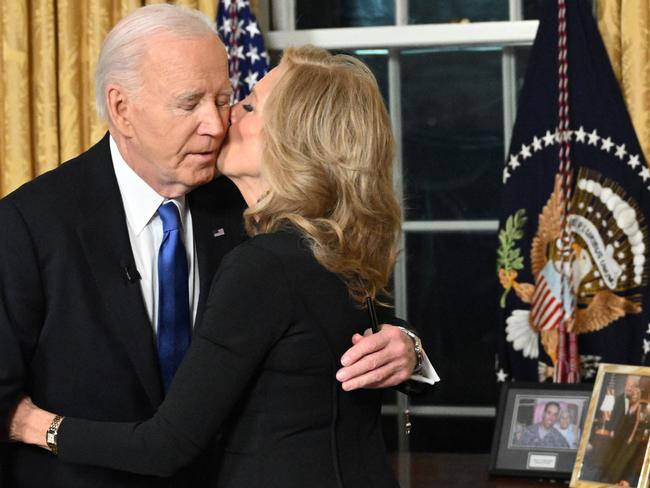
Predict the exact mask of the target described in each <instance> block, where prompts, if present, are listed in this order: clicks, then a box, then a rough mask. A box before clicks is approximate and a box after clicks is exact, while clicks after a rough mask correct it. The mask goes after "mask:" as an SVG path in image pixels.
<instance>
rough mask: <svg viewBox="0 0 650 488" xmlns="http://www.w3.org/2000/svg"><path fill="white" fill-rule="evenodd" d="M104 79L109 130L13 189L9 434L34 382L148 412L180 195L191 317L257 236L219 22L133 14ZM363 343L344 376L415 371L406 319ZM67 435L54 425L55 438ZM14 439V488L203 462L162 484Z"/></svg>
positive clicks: (2, 295)
mask: <svg viewBox="0 0 650 488" xmlns="http://www.w3.org/2000/svg"><path fill="white" fill-rule="evenodd" d="M96 85H97V102H98V112H99V113H100V115H101V116H103V117H104V118H106V119H107V121H108V125H109V134H107V135H106V136H105V137H104V138H103V139H102V140H101V141H100V142H99V143H98V144H96V145H95V146H94V147H92V148H91V149H89V150H88V151H87V152H85V153H83V154H81V155H80V156H79V157H77V158H75V159H73V160H71V161H68V162H66V163H65V164H63V165H61V166H60V167H59V168H57V169H56V170H54V171H51V172H49V173H47V174H45V175H43V176H41V177H39V178H37V179H35V180H34V181H32V182H30V183H28V184H26V185H24V186H23V187H21V188H20V189H18V190H17V191H15V192H14V193H12V194H11V195H9V196H7V197H6V198H4V199H2V200H0V222H1V223H2V228H3V231H2V233H0V429H2V430H4V429H5V428H6V425H7V420H8V418H9V416H10V414H11V410H12V408H13V406H14V405H15V403H16V401H17V400H18V399H19V398H20V396H21V395H22V394H23V393H26V394H28V395H29V396H31V397H32V399H33V401H34V402H35V403H36V404H37V405H39V406H42V407H43V408H46V409H48V410H52V411H56V412H60V413H61V414H64V415H70V416H75V417H83V418H89V419H96V420H116V421H132V420H139V419H144V418H148V417H150V416H151V415H152V414H153V412H154V411H155V410H156V408H157V406H158V405H159V404H160V402H161V400H162V398H163V395H164V385H163V381H162V380H161V373H160V368H161V367H162V363H163V361H166V359H165V360H163V357H162V355H160V357H159V353H160V351H159V350H158V349H159V347H158V346H159V344H160V338H159V336H158V335H157V334H159V330H158V324H159V319H160V315H161V314H162V312H161V303H160V302H161V299H160V297H159V288H160V286H161V283H162V282H161V281H159V280H164V279H165V276H161V275H162V273H158V267H157V264H156V263H158V257H159V256H158V254H159V249H161V242H162V240H163V234H164V232H166V231H164V230H163V225H164V224H163V223H162V221H161V215H160V213H159V209H160V208H161V206H162V205H163V204H166V203H169V202H173V205H174V208H175V209H176V210H175V211H176V212H177V213H178V215H179V217H180V222H181V225H180V226H179V229H177V232H179V233H180V236H181V241H182V242H183V243H184V251H185V254H186V256H187V278H186V282H187V285H188V293H187V300H186V302H188V303H186V304H185V305H186V306H187V305H188V304H189V315H190V317H189V322H190V325H191V324H193V323H196V322H197V321H198V320H200V317H201V312H202V307H203V304H204V302H205V299H206V296H207V292H208V290H209V286H210V280H211V278H212V275H213V274H214V271H215V270H216V268H217V266H218V264H219V262H220V260H221V258H222V257H223V256H224V255H225V254H226V253H227V252H228V251H229V250H230V249H232V248H233V247H234V246H235V245H237V244H238V243H239V242H241V241H242V240H243V239H244V238H245V235H244V232H243V229H242V224H241V212H242V210H243V206H244V204H243V200H242V198H241V196H240V195H239V193H238V191H237V190H236V188H235V187H234V185H232V184H231V183H230V182H229V181H228V180H226V179H224V178H217V179H215V171H216V170H215V161H216V155H217V152H218V150H219V148H220V146H221V143H222V142H223V139H224V137H225V134H226V129H227V125H228V117H229V101H230V95H231V88H230V83H229V79H228V74H227V64H226V53H225V50H224V47H223V45H222V44H221V42H220V41H219V40H218V37H217V35H216V32H215V31H214V27H213V25H212V22H211V21H210V20H209V19H207V18H204V17H203V16H201V15H200V14H198V13H197V12H190V11H185V10H181V9H179V8H177V7H173V6H170V5H165V4H162V5H151V6H148V7H144V8H142V9H138V10H136V11H135V12H134V13H132V14H131V15H129V16H128V17H126V18H125V19H123V20H122V21H121V22H120V23H119V24H118V26H116V27H115V28H114V29H113V31H111V33H110V34H109V35H108V37H107V39H106V41H105V44H104V46H103V48H102V52H101V53H100V59H99V62H98V66H97V78H96ZM161 253H162V251H161ZM354 342H355V345H354V346H353V347H352V348H351V349H350V350H349V351H348V353H346V355H347V359H348V361H346V362H347V365H346V366H347V367H346V368H344V370H343V373H341V376H342V378H343V379H344V381H345V382H346V383H344V387H345V388H346V389H351V388H358V387H365V386H374V387H383V386H392V385H394V384H397V383H400V382H401V381H403V380H404V379H405V378H406V377H408V375H409V374H410V373H411V372H412V371H413V367H414V364H415V362H416V359H415V353H414V351H413V347H411V345H410V344H411V338H409V337H406V336H405V335H404V334H402V333H401V332H400V331H399V329H397V328H396V327H392V326H388V327H385V328H384V329H382V332H381V333H379V334H375V335H374V336H372V337H366V338H360V337H356V338H355V339H354ZM373 369H377V371H374V372H373V371H371V370H373ZM5 434H6V433H5V432H0V435H1V436H2V437H4V435H5ZM55 435H56V425H54V424H53V426H52V432H51V433H50V436H49V437H48V440H49V441H50V442H51V443H53V444H54V445H55V444H56V436H55ZM2 448H3V451H4V453H3V456H2V459H0V466H1V468H0V477H1V478H2V480H3V481H4V485H2V488H8V487H12V488H20V487H34V486H47V487H52V488H55V487H61V488H63V487H65V488H70V487H79V486H88V487H93V488H97V487H136V486H137V487H159V486H183V485H184V484H189V483H190V481H189V480H190V479H191V476H192V474H193V473H196V472H199V471H198V468H197V467H196V466H194V467H190V468H189V470H188V471H186V472H183V473H179V474H178V475H177V476H176V477H175V478H174V479H173V480H163V479H160V478H154V477H143V476H138V475H131V474H126V473H118V472H115V471H110V470H106V469H99V468H94V467H84V466H75V465H66V464H64V463H61V462H58V461H57V458H56V457H54V456H52V455H51V454H50V453H48V452H45V451H43V450H40V449H37V448H32V447H28V446H24V445H18V444H16V445H7V444H4V445H2ZM1 484H2V482H0V485H1Z"/></svg>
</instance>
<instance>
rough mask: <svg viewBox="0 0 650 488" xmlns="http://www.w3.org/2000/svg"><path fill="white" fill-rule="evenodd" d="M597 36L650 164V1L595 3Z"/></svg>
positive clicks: (601, 0) (603, 1) (622, 0)
mask: <svg viewBox="0 0 650 488" xmlns="http://www.w3.org/2000/svg"><path fill="white" fill-rule="evenodd" d="M597 18H598V28H599V30H600V34H601V36H602V38H603V42H604V43H605V47H606V48H607V54H608V55H609V59H610V61H611V63H612V68H613V69H614V73H615V74H616V78H617V79H618V82H619V84H620V86H621V91H622V93H623V98H624V99H625V104H626V106H627V110H628V112H629V114H630V117H631V119H632V123H633V124H634V129H635V130H636V135H637V137H638V139H639V143H640V144H641V149H642V150H643V154H644V155H645V159H646V162H648V163H649V164H650V2H648V1H647V0H598V3H597Z"/></svg>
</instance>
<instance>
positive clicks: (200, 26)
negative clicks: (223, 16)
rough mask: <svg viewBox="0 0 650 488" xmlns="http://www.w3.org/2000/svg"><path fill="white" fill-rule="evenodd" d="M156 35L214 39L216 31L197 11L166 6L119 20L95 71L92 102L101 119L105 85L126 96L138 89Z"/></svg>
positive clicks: (105, 111) (105, 115) (105, 114)
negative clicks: (142, 68)
mask: <svg viewBox="0 0 650 488" xmlns="http://www.w3.org/2000/svg"><path fill="white" fill-rule="evenodd" d="M156 34H169V35H172V36H175V37H178V38H181V39H183V38H185V39H194V38H197V37H203V36H210V35H212V36H217V31H216V27H215V22H214V21H212V20H211V19H210V18H209V17H207V16H206V15H204V14H202V13H201V12H199V11H197V10H190V9H187V8H184V7H179V6H176V5H170V4H166V3H162V4H153V5H147V6H146V7H141V8H139V9H137V10H135V11H133V12H132V13H131V14H129V15H127V16H126V17H124V18H123V19H122V20H120V21H119V22H118V23H117V24H116V25H115V27H113V29H112V30H111V31H110V32H109V33H108V36H106V39H105V40H104V44H103V45H102V49H101V51H100V52H99V59H98V61H97V68H96V69H95V100H96V103H97V114H98V115H99V117H100V118H101V119H102V120H107V119H108V109H107V106H106V87H107V86H108V85H109V84H112V83H115V84H117V85H119V86H121V87H122V88H124V89H125V90H126V92H127V93H128V94H129V95H136V94H137V92H138V90H139V89H140V88H141V80H140V76H139V70H140V66H141V63H142V59H143V57H144V55H145V53H146V52H147V49H148V48H149V47H151V44H150V43H149V39H150V38H151V37H152V36H154V35H156ZM215 76H216V74H215Z"/></svg>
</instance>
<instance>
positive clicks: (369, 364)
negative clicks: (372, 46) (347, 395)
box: [336, 324, 417, 391]
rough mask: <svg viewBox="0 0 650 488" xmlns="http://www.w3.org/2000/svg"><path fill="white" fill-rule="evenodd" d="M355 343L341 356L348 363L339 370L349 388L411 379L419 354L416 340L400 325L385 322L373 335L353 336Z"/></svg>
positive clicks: (368, 332) (369, 333)
mask: <svg viewBox="0 0 650 488" xmlns="http://www.w3.org/2000/svg"><path fill="white" fill-rule="evenodd" d="M352 344H353V346H352V347H351V348H350V349H348V350H347V351H346V352H345V353H344V354H343V356H342V357H341V364H342V365H343V366H344V367H343V368H341V369H339V371H338V372H337V373H336V379H337V380H339V381H340V382H341V383H343V389H344V390H346V391H350V390H356V389H359V388H388V387H391V386H396V385H399V384H400V383H402V382H404V381H406V380H407V379H409V378H410V376H411V373H412V372H413V368H415V364H416V361H417V359H416V357H415V348H414V346H413V341H412V340H411V339H410V338H409V337H408V336H407V335H406V334H405V333H404V332H402V330H401V329H400V328H399V327H396V326H394V325H389V324H382V325H381V330H380V331H379V332H377V333H376V334H373V333H372V331H371V330H370V329H368V330H366V331H365V333H364V335H363V336H362V335H360V334H354V336H352Z"/></svg>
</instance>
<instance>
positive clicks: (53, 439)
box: [45, 432, 56, 444]
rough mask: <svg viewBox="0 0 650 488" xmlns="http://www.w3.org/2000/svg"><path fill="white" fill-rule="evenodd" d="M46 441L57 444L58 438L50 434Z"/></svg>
mask: <svg viewBox="0 0 650 488" xmlns="http://www.w3.org/2000/svg"><path fill="white" fill-rule="evenodd" d="M45 440H46V441H47V443H48V444H54V443H55V442H56V436H55V435H54V434H53V433H52V432H48V433H47V438H46V439H45Z"/></svg>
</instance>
